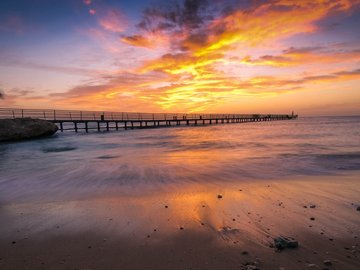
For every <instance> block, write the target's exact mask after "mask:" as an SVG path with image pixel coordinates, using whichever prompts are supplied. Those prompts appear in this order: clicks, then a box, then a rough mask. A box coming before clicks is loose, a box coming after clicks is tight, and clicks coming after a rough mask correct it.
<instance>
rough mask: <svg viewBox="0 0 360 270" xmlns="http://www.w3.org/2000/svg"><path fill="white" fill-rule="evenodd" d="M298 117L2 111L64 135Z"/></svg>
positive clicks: (0, 114) (1, 116) (0, 112)
mask: <svg viewBox="0 0 360 270" xmlns="http://www.w3.org/2000/svg"><path fill="white" fill-rule="evenodd" d="M297 117H298V115H296V114H294V112H292V113H291V114H182V113H133V112H105V111H103V112H101V111H67V110H39V109H13V108H0V119H17V118H33V119H42V120H47V121H49V122H52V123H54V124H56V125H57V126H58V127H59V130H60V131H61V132H63V131H75V132H79V131H85V132H89V131H91V130H95V131H110V130H127V129H135V128H155V127H171V126H197V125H212V124H227V123H249V122H264V121H276V120H293V119H297Z"/></svg>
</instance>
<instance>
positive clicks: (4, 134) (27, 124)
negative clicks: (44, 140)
mask: <svg viewBox="0 0 360 270" xmlns="http://www.w3.org/2000/svg"><path fill="white" fill-rule="evenodd" d="M57 130H58V127H57V126H56V125H55V124H53V123H51V122H48V121H45V120H41V119H32V118H18V119H0V142H2V141H19V140H28V139H33V138H38V137H44V136H51V135H53V134H54V133H55V132H56V131H57Z"/></svg>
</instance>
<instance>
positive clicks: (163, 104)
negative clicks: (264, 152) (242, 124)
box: [0, 0, 360, 115]
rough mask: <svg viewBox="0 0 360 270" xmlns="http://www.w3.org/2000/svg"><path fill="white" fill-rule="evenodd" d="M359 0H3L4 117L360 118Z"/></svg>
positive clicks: (0, 68) (0, 84) (0, 99)
mask: <svg viewBox="0 0 360 270" xmlns="http://www.w3.org/2000/svg"><path fill="white" fill-rule="evenodd" d="M359 29H360V0H301V1H300V0H269V1H265V0H252V1H251V0H237V1H236V0H154V1H152V0H147V1H145V0H131V1H128V0H118V1H115V0H61V1H59V0H22V1H21V0H1V1H0V107H11V108H39V109H42V108H44V109H45V108H48V109H74V110H107V111H129V112H179V113H200V112H206V113H266V114H267V113H291V112H292V111H295V112H296V113H299V114H300V115H360V31H359Z"/></svg>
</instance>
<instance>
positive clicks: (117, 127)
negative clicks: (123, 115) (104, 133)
mask: <svg viewBox="0 0 360 270" xmlns="http://www.w3.org/2000/svg"><path fill="white" fill-rule="evenodd" d="M115 127H116V130H119V125H118V121H116V122H115Z"/></svg>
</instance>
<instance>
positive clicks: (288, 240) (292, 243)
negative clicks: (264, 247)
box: [274, 236, 299, 250]
mask: <svg viewBox="0 0 360 270" xmlns="http://www.w3.org/2000/svg"><path fill="white" fill-rule="evenodd" d="M274 244H275V247H276V248H277V249H278V250H283V249H286V248H297V247H298V246H299V243H298V241H296V240H295V239H294V238H292V237H285V236H279V237H276V238H274Z"/></svg>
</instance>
